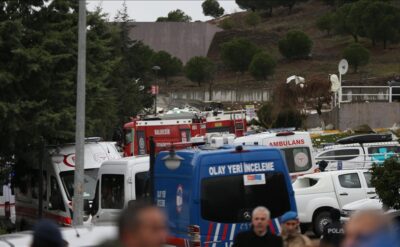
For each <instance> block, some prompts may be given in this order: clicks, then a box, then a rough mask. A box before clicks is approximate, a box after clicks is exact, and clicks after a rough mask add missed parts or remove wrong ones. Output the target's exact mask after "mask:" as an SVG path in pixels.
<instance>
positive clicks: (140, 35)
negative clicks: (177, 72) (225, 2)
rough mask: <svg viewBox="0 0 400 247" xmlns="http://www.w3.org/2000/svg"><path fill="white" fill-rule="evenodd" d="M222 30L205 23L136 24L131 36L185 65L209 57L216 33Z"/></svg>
mask: <svg viewBox="0 0 400 247" xmlns="http://www.w3.org/2000/svg"><path fill="white" fill-rule="evenodd" d="M219 31H222V29H220V28H218V27H216V26H214V25H211V24H209V23H203V22H190V23H183V22H135V23H132V24H131V29H130V33H129V36H130V38H131V39H134V40H141V41H143V43H144V44H146V45H148V46H150V47H151V48H152V49H153V50H155V51H160V50H163V51H166V52H168V53H170V54H172V55H173V56H175V57H177V58H179V59H180V60H181V61H182V62H183V63H184V64H185V63H186V62H187V61H189V59H190V58H192V57H194V56H204V57H205V56H207V53H208V49H209V47H210V44H211V41H212V40H213V38H214V35H215V33H216V32H219Z"/></svg>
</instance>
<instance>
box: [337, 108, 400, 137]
mask: <svg viewBox="0 0 400 247" xmlns="http://www.w3.org/2000/svg"><path fill="white" fill-rule="evenodd" d="M338 120H339V121H338V125H337V126H338V128H339V129H341V130H344V129H348V128H353V127H356V126H358V125H361V124H368V125H369V126H370V127H371V128H384V127H391V126H393V124H395V123H399V122H400V103H398V102H393V103H383V102H371V103H351V104H341V106H340V110H339V118H338Z"/></svg>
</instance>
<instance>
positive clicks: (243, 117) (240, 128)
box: [224, 110, 246, 133]
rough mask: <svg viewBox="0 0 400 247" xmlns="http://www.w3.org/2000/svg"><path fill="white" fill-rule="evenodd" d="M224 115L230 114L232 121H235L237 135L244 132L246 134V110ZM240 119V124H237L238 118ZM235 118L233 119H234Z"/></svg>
mask: <svg viewBox="0 0 400 247" xmlns="http://www.w3.org/2000/svg"><path fill="white" fill-rule="evenodd" d="M224 114H230V117H231V120H233V122H234V125H233V128H234V131H235V133H237V131H243V133H244V132H246V130H245V129H244V126H246V124H245V121H246V111H244V110H238V111H229V112H224ZM238 115H239V116H240V117H239V122H238V123H240V124H236V123H237V120H238V118H237V116H238ZM232 117H233V118H232Z"/></svg>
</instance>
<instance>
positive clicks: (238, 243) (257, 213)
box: [233, 207, 283, 247]
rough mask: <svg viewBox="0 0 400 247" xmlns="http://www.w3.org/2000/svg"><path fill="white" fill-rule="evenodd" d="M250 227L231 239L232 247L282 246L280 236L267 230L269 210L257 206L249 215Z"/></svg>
mask: <svg viewBox="0 0 400 247" xmlns="http://www.w3.org/2000/svg"><path fill="white" fill-rule="evenodd" d="M251 223H252V229H251V230H250V231H245V232H240V233H238V234H237V235H236V236H235V239H234V240H233V247H283V242H282V238H281V237H279V236H276V235H273V234H271V233H269V232H268V225H269V223H270V212H269V210H268V209H267V208H265V207H257V208H255V209H254V210H253V213H252V217H251Z"/></svg>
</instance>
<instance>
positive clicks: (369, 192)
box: [367, 191, 376, 195]
mask: <svg viewBox="0 0 400 247" xmlns="http://www.w3.org/2000/svg"><path fill="white" fill-rule="evenodd" d="M367 194H368V195H375V194H376V192H375V191H368V192H367Z"/></svg>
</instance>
